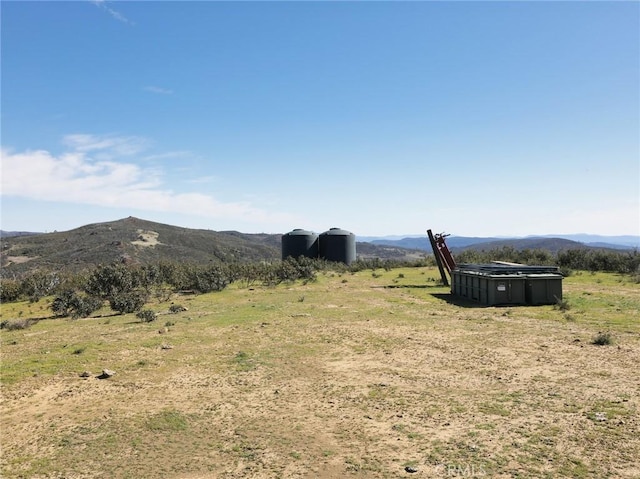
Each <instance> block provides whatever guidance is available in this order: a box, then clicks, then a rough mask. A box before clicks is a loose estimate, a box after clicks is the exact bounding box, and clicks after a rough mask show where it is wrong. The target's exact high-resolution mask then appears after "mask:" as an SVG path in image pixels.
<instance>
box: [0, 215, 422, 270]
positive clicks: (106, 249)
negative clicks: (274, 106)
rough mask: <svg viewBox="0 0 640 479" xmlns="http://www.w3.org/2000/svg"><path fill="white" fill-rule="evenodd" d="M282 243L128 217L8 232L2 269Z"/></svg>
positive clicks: (179, 257)
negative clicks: (24, 232) (61, 228)
mask: <svg viewBox="0 0 640 479" xmlns="http://www.w3.org/2000/svg"><path fill="white" fill-rule="evenodd" d="M281 245H282V240H281V235H279V234H246V233H240V232H237V231H212V230H199V229H190V228H182V227H178V226H171V225H166V224H162V223H156V222H152V221H146V220H143V219H139V218H134V217H128V218H124V219H120V220H117V221H112V222H107V223H95V224H90V225H86V226H82V227H80V228H76V229H73V230H70V231H64V232H53V233H39V234H38V233H34V234H27V235H11V234H10V233H9V234H5V236H3V238H2V251H1V253H0V258H1V261H2V275H3V276H11V275H14V274H20V273H23V272H26V271H31V270H34V269H38V268H49V269H56V270H62V269H70V270H82V269H85V268H91V267H93V266H96V265H98V264H105V263H112V262H125V263H133V264H136V263H138V264H147V263H153V262H159V261H178V262H187V263H198V264H203V263H204V264H206V263H209V262H237V261H239V262H251V261H273V260H279V259H280V257H281ZM356 249H357V253H358V257H359V258H373V257H378V258H381V259H389V258H393V259H400V260H404V259H408V260H412V259H418V258H422V257H424V255H425V252H424V251H416V250H407V249H404V248H402V247H397V246H386V245H373V244H369V243H358V244H357V248H356Z"/></svg>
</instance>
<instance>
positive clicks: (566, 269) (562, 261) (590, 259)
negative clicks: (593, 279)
mask: <svg viewBox="0 0 640 479" xmlns="http://www.w3.org/2000/svg"><path fill="white" fill-rule="evenodd" d="M455 260H456V263H458V264H460V263H489V262H491V261H509V262H512V263H522V264H532V265H544V266H558V267H559V268H560V270H561V271H562V273H563V274H564V275H565V276H568V275H570V274H571V272H572V271H573V270H579V271H590V272H596V271H605V272H610V273H619V274H630V275H634V277H635V278H636V280H637V281H640V253H638V251H637V250H634V251H611V250H598V249H571V250H566V251H560V252H558V253H557V254H554V253H551V252H550V251H547V250H542V249H534V250H532V249H523V250H516V249H515V248H513V247H511V246H504V247H502V248H497V249H493V250H488V251H476V250H466V251H463V252H462V253H459V254H456V255H455Z"/></svg>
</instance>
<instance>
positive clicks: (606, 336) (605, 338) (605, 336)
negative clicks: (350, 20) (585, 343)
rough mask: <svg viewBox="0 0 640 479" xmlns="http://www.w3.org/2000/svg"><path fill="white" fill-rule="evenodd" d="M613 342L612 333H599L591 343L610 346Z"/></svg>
mask: <svg viewBox="0 0 640 479" xmlns="http://www.w3.org/2000/svg"><path fill="white" fill-rule="evenodd" d="M612 343H613V338H612V337H611V333H598V335H597V336H596V337H595V338H593V341H591V344H595V345H596V346H608V345H609V344H612Z"/></svg>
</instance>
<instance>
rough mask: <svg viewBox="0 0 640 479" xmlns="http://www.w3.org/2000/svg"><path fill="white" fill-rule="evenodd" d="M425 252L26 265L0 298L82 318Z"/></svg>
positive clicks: (600, 264) (611, 257) (605, 265)
mask: <svg viewBox="0 0 640 479" xmlns="http://www.w3.org/2000/svg"><path fill="white" fill-rule="evenodd" d="M456 261H457V262H458V263H487V262H491V261H510V262H514V263H523V264H539V265H556V266H559V267H560V268H561V271H563V273H564V274H566V275H568V274H570V272H571V270H586V271H609V272H616V273H622V274H631V275H634V278H635V280H636V281H638V282H640V254H639V253H638V252H637V251H633V252H613V251H604V250H586V249H584V250H569V251H563V252H560V253H558V254H556V255H554V254H552V253H550V252H549V251H546V250H526V249H525V250H520V251H518V250H516V249H514V248H511V247H504V248H502V249H496V250H490V251H473V250H467V251H464V252H462V253H460V254H457V255H456ZM434 264H435V263H434V261H433V257H425V258H424V259H422V260H419V261H414V262H410V263H409V262H406V261H400V260H389V259H386V260H381V259H379V258H373V259H359V260H358V261H356V262H354V263H352V264H351V265H349V266H347V265H344V264H341V263H331V262H327V261H322V260H316V259H309V258H298V259H292V258H288V259H286V260H284V261H277V262H273V263H266V262H260V263H211V264H209V265H197V264H190V263H171V262H165V263H157V264H150V265H126V264H122V263H114V264H108V265H100V266H98V267H96V268H94V269H92V270H89V271H85V272H83V273H71V272H64V271H43V270H38V271H34V272H31V273H29V274H27V275H25V276H24V277H20V278H6V277H3V278H0V301H2V302H13V301H19V300H28V301H32V302H35V301H39V300H40V299H42V298H44V297H48V296H52V297H53V299H52V302H51V310H52V311H53V313H54V314H55V315H56V316H59V317H72V318H82V317H88V316H90V315H91V314H92V313H93V312H95V311H97V310H98V309H100V308H102V307H103V306H104V304H105V303H108V304H109V307H110V308H111V309H112V310H113V311H116V312H118V313H121V314H125V313H134V312H139V311H141V310H142V308H143V307H144V305H145V304H146V303H147V302H148V301H150V300H151V299H156V300H158V301H166V300H168V299H169V298H170V297H171V295H172V294H174V293H180V292H182V293H185V292H188V293H194V294H202V293H209V292H213V291H222V290H223V289H224V288H226V287H227V286H228V285H229V284H231V283H236V284H239V285H240V286H245V287H251V286H253V285H265V286H275V285H278V284H280V283H286V282H293V281H298V280H302V281H313V280H315V279H316V275H317V273H318V272H319V271H323V270H332V271H336V272H338V273H347V272H357V271H362V270H367V269H371V270H376V269H385V270H391V269H393V268H398V267H411V266H414V267H424V266H433V265H434Z"/></svg>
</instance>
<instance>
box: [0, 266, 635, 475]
mask: <svg viewBox="0 0 640 479" xmlns="http://www.w3.org/2000/svg"><path fill="white" fill-rule="evenodd" d="M103 268H107V269H104V270H101V274H103V275H99V276H100V277H101V278H102V277H104V276H107V274H106V273H107V272H109V274H111V273H113V272H114V271H112V270H109V269H108V268H109V267H108V266H104V267H103ZM250 268H256V270H253V269H251V271H262V269H260V268H262V267H261V266H255V267H254V266H251V267H250ZM279 268H281V270H279V271H290V270H289V268H293V270H294V271H298V272H299V271H301V270H302V271H310V270H306V269H305V268H304V267H299V266H295V265H294V266H292V265H285V264H283V265H281V266H279ZM117 271H119V270H117ZM139 271H148V270H146V269H141V270H139ZM216 271H217V270H216ZM312 271H313V274H308V275H306V276H305V275H302V276H299V277H287V278H286V279H283V280H279V276H278V275H277V274H276V273H273V271H272V272H270V273H269V274H268V275H266V276H260V275H258V274H257V273H256V277H250V276H248V275H236V276H232V277H229V278H228V280H224V281H222V282H219V281H217V280H216V278H217V276H216V275H215V274H209V275H206V274H205V275H203V276H197V275H196V276H197V277H198V278H200V280H201V281H202V282H201V283H195V282H193V279H194V278H195V277H196V276H191V277H190V278H191V279H190V280H189V281H191V283H189V284H190V285H191V287H190V288H191V289H186V286H185V285H184V284H183V285H181V288H175V287H174V286H173V285H170V284H169V282H167V281H163V282H162V283H161V284H160V286H157V287H158V288H164V293H163V294H156V292H155V291H154V289H153V288H151V289H149V290H148V291H146V289H145V286H144V285H142V284H137V283H136V286H132V287H133V289H134V290H138V289H139V290H141V291H145V292H146V293H147V296H146V298H145V301H146V302H145V306H144V309H143V310H142V311H150V312H149V313H144V315H143V318H140V317H137V316H136V313H129V312H120V311H114V310H113V309H111V306H110V302H109V301H108V299H107V298H108V295H109V294H111V292H110V291H108V288H107V289H102V288H101V286H100V284H99V282H98V284H94V283H91V282H90V281H86V282H82V281H76V283H75V284H76V285H78V290H77V291H78V294H82V295H84V294H87V295H88V294H89V292H88V291H87V289H86V284H93V289H92V292H93V293H95V295H96V296H97V297H101V298H103V299H102V302H101V305H100V308H99V309H97V310H95V311H93V312H92V313H90V314H89V315H88V316H87V317H86V318H77V319H73V315H68V316H64V315H60V314H58V313H55V314H54V311H53V310H52V304H53V303H54V302H55V300H56V299H57V298H58V295H59V293H56V294H50V295H44V296H41V297H40V298H39V299H37V300H35V301H29V299H28V298H21V299H20V300H18V301H14V302H9V303H7V302H3V304H2V310H1V318H0V321H1V324H2V325H3V327H2V330H1V331H0V346H1V349H0V351H1V354H2V370H1V375H0V379H1V384H2V398H1V404H0V406H1V408H2V411H3V413H2V416H1V418H0V435H1V442H2V456H1V463H0V476H2V477H4V478H22V477H34V478H35V477H38V478H58V477H69V478H100V477H103V478H107V477H108V478H125V477H146V478H278V477H280V478H306V477H309V478H312V477H313V478H316V477H319V478H338V477H340V478H341V477H354V478H356V477H357V478H397V477H405V476H406V477H412V475H415V476H416V477H432V478H440V477H442V478H445V477H493V478H500V477H504V478H507V477H509V478H514V477H522V478H525V477H541V478H581V477H582V478H590V477H601V478H606V477H610V478H635V477H639V476H640V468H639V466H638V464H637V458H638V457H640V439H639V435H638V430H639V429H640V414H639V400H638V395H637V385H638V383H639V382H640V373H639V372H638V368H637V365H638V364H640V334H639V333H640V325H639V320H640V285H638V283H636V282H635V281H634V279H633V277H632V276H631V275H629V274H627V275H621V274H616V273H603V272H594V273H591V272H586V271H578V270H576V271H574V274H572V275H571V276H569V277H567V278H565V279H564V295H563V301H566V303H567V305H568V308H557V307H554V306H553V305H549V306H538V307H478V305H474V304H467V303H461V302H457V301H454V300H453V299H452V298H451V296H450V295H449V291H448V289H447V288H445V287H443V286H441V285H440V284H439V281H438V278H439V274H438V271H437V269H435V268H433V267H430V266H425V265H413V267H408V266H402V267H400V266H399V265H394V264H391V263H384V262H371V263H369V264H361V265H360V267H359V268H354V269H351V268H347V267H344V266H343V267H339V268H329V267H323V268H315V267H314V268H312ZM120 273H122V272H121V271H120ZM122 274H123V275H124V276H122V277H121V279H122V281H125V282H126V281H129V279H127V277H126V274H124V273H122ZM109 277H112V276H109ZM114 277H115V278H120V276H118V275H115V276H114ZM112 278H113V277H112ZM127 284H128V283H127ZM185 284H186V283H185ZM194 284H201V285H213V286H214V287H213V288H212V289H211V290H210V291H207V292H205V291H200V290H199V289H197V288H193V285H194ZM223 284H224V287H219V286H220V285H223ZM216 285H217V286H216ZM154 287H155V286H154ZM183 287H184V288H185V289H182V288H183ZM196 289H197V290H196ZM205 289H206V288H205ZM162 315H167V317H166V318H163V319H157V320H154V321H153V320H152V321H146V320H145V318H151V317H158V318H161V317H162ZM19 323H20V324H30V326H28V327H26V329H25V328H22V327H13V326H11V325H14V324H19ZM163 325H164V326H163ZM602 332H606V334H608V335H609V336H608V337H609V339H610V341H609V342H607V344H603V345H602V346H599V345H598V343H597V342H596V341H595V339H596V338H597V337H598V335H601V334H603V333H602ZM104 370H108V371H109V374H105V372H104ZM99 378H103V379H99Z"/></svg>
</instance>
